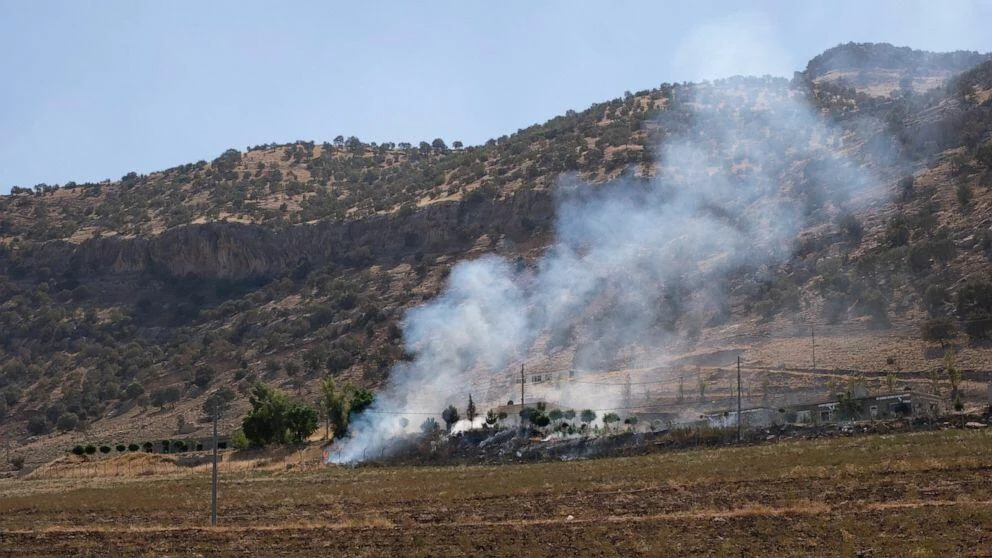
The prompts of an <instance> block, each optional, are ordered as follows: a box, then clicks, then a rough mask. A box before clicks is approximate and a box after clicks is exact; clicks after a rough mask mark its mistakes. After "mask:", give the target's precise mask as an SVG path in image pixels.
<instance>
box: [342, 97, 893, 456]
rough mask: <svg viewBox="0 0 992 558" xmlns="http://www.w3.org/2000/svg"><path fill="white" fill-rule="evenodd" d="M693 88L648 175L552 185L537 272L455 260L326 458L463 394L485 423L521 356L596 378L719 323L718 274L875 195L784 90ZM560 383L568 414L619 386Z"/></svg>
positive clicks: (664, 123)
mask: <svg viewBox="0 0 992 558" xmlns="http://www.w3.org/2000/svg"><path fill="white" fill-rule="evenodd" d="M691 92H692V93H691V97H690V96H689V94H690V89H689V88H684V87H683V88H676V90H675V93H674V96H675V100H674V101H673V107H672V108H671V109H670V110H665V111H661V113H660V116H659V120H658V124H659V125H660V126H661V127H662V129H663V131H664V135H665V139H664V141H663V142H662V145H661V146H659V161H660V165H659V170H658V172H657V174H656V175H655V176H653V177H651V178H643V177H641V178H634V177H627V178H623V179H619V180H615V181H613V182H611V183H609V184H605V185H598V186H594V185H589V184H583V183H582V182H581V181H580V180H578V179H576V178H575V177H565V178H563V179H562V180H561V183H560V184H559V188H558V195H559V203H558V212H557V219H556V229H555V233H556V235H555V241H554V243H553V244H552V245H551V246H550V247H549V248H548V249H547V251H546V253H545V255H544V256H543V257H542V258H540V259H539V261H537V262H536V263H535V264H534V265H532V266H530V267H524V268H522V269H521V268H518V267H517V266H515V265H513V264H511V262H509V261H507V260H506V259H504V258H502V257H498V256H495V255H487V256H484V257H482V258H479V259H476V260H472V261H463V262H461V263H459V264H457V265H456V266H454V268H453V269H452V272H451V275H450V278H449V280H448V285H447V288H446V289H445V291H444V292H443V293H442V294H441V295H440V296H439V297H438V298H437V299H435V300H433V301H431V302H429V303H427V304H425V305H424V306H421V307H419V308H415V309H413V310H411V311H410V312H409V313H408V314H407V316H406V319H405V321H404V323H403V334H404V340H405V342H406V345H407V347H408V349H409V351H410V352H411V353H412V354H413V355H414V358H413V360H412V362H404V363H401V364H399V365H397V366H396V367H395V368H394V369H393V370H392V373H391V375H390V378H389V381H388V384H387V385H386V386H385V388H384V389H383V390H381V391H380V393H379V394H378V395H377V399H376V402H375V404H374V405H373V406H372V407H371V408H370V409H369V410H368V411H367V412H366V413H365V414H363V415H361V416H360V417H357V418H356V420H355V422H354V423H353V426H352V437H351V438H348V439H344V440H341V441H339V442H338V443H336V444H335V447H334V448H333V451H332V457H331V461H334V462H338V463H348V462H355V461H360V460H362V459H364V458H367V457H373V456H379V455H382V454H384V453H386V452H388V451H389V447H390V443H391V440H392V439H393V438H394V437H395V436H396V435H398V434H400V433H402V432H404V431H406V432H414V431H416V430H417V429H418V428H419V425H420V422H421V421H422V420H423V419H424V418H425V417H424V416H423V413H436V414H435V415H434V416H436V417H439V416H440V413H441V410H442V409H443V408H444V407H445V406H447V405H448V404H451V403H454V404H456V405H462V404H464V403H465V402H466V401H467V399H468V395H469V393H473V395H474V396H475V397H476V402H477V403H478V404H480V411H481V412H482V413H484V412H485V410H486V407H483V406H482V405H483V404H485V403H488V404H493V403H494V402H495V403H502V402H503V400H504V399H505V398H506V397H507V396H509V397H512V396H513V393H512V391H507V390H506V389H505V388H499V389H498V390H497V391H498V392H497V393H481V392H480V389H482V390H483V391H484V388H480V387H479V386H480V385H482V386H485V385H486V381H485V380H486V378H487V377H497V376H498V377H499V378H501V379H506V378H508V377H513V375H514V374H515V372H516V369H517V367H518V363H519V362H520V361H521V360H522V359H524V358H527V357H531V358H534V357H535V356H540V355H541V354H544V352H547V351H549V350H550V345H556V346H562V345H567V346H574V347H575V355H574V360H573V367H574V368H578V369H604V368H605V367H608V366H610V365H612V364H615V363H616V362H618V361H619V360H620V355H623V354H633V353H634V352H636V351H637V350H638V348H644V347H649V348H658V347H662V348H663V347H664V346H665V345H666V344H667V343H669V342H671V341H672V340H673V339H678V338H682V337H684V336H685V331H686V329H691V328H697V329H698V328H702V327H705V326H706V325H707V324H708V323H711V322H713V321H714V320H721V319H726V318H727V317H728V314H729V310H728V308H727V305H728V300H727V296H728V295H727V293H726V289H725V284H726V279H727V275H728V274H729V273H731V272H733V271H734V270H736V269H740V268H741V267H742V266H744V267H747V268H751V269H754V268H758V267H760V266H762V265H767V264H775V263H779V262H782V261H784V260H785V259H787V258H788V257H790V255H791V247H792V245H793V240H794V239H795V236H796V234H797V232H798V231H799V230H800V229H801V228H802V227H803V226H804V225H805V224H807V223H808V222H809V220H810V219H811V218H820V220H823V215H824V212H835V211H839V210H852V209H856V207H858V206H861V205H862V204H864V203H867V201H870V200H872V199H874V198H876V197H878V195H879V194H880V190H879V188H878V185H877V181H875V180H873V179H872V178H871V177H870V176H869V175H868V174H867V173H866V172H864V171H863V170H862V169H861V168H860V166H859V165H858V164H857V162H856V161H853V160H851V159H849V158H847V157H846V156H844V155H842V154H841V153H840V152H839V151H838V148H839V147H840V146H842V145H849V144H850V143H851V142H852V141H854V140H852V136H851V135H850V133H847V134H848V135H847V137H845V138H843V139H844V141H842V136H844V134H845V133H846V132H845V131H844V130H839V129H834V128H832V127H831V126H829V125H828V124H827V123H826V122H825V120H824V119H822V118H821V117H820V116H818V115H817V114H816V113H815V112H814V111H812V110H811V109H810V108H809V107H808V106H807V104H806V103H805V100H804V97H803V95H802V94H801V93H800V92H797V91H794V90H791V89H790V88H789V87H788V84H787V82H785V80H771V79H766V80H764V81H761V82H758V81H756V80H744V79H735V80H729V81H725V82H717V83H716V84H713V85H706V86H698V87H693V88H691ZM804 161H815V164H812V163H811V164H810V165H808V166H807V168H806V171H805V176H806V178H805V179H803V180H787V179H786V178H785V177H787V176H796V175H799V176H802V175H803V172H797V168H798V167H801V166H802V165H804V164H806V163H804ZM642 352H643V351H642ZM565 383H566V385H565V386H562V387H561V388H560V400H561V401H563V402H565V401H568V402H570V403H571V404H572V406H574V407H577V408H583V407H586V406H589V407H593V408H600V409H603V408H618V406H619V405H620V401H619V393H620V391H621V390H620V389H613V390H612V391H606V390H604V389H603V388H602V387H598V386H596V385H585V386H583V385H580V384H578V383H575V384H569V383H568V382H565ZM482 397H485V398H486V399H482ZM402 417H406V418H407V419H409V422H408V424H407V426H406V427H405V428H403V427H401V426H400V424H401V418H402Z"/></svg>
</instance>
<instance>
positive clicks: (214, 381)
mask: <svg viewBox="0 0 992 558" xmlns="http://www.w3.org/2000/svg"><path fill="white" fill-rule="evenodd" d="M987 59H988V56H987V55H979V54H977V53H960V52H959V53H947V54H935V53H925V52H921V51H914V50H910V49H902V48H895V47H892V46H891V45H871V44H853V43H852V44H848V45H842V46H839V47H836V48H834V49H830V50H828V51H826V52H824V53H823V54H821V55H820V56H817V57H816V58H814V59H813V60H811V61H810V63H809V65H808V66H807V69H806V71H805V72H803V73H800V74H797V76H796V77H795V78H794V79H793V80H792V81H787V80H782V79H771V78H762V79H758V78H734V79H730V80H721V81H719V82H714V83H704V84H684V85H680V84H667V83H665V84H661V85H660V86H659V87H658V88H655V89H651V90H645V91H638V92H636V93H626V94H624V95H623V96H622V97H620V98H617V99H613V100H611V101H607V102H603V103H597V104H594V105H593V106H591V107H590V108H588V109H586V110H583V111H569V112H568V113H566V114H565V115H562V116H558V117H556V118H553V119H551V120H549V121H548V122H545V123H544V124H539V125H534V126H531V127H528V128H526V129H522V130H519V131H518V132H517V133H515V134H512V135H509V136H503V137H500V138H496V139H493V140H490V141H488V142H486V143H485V144H484V145H479V146H467V147H466V146H462V145H461V144H460V143H458V142H452V144H451V145H450V146H449V145H446V142H444V141H442V140H441V139H435V140H434V141H433V142H430V143H428V142H420V143H419V144H417V145H413V144H403V143H400V144H392V143H388V144H381V145H377V144H374V143H373V144H367V143H364V142H362V141H360V140H359V139H357V138H354V137H350V138H344V137H340V136H339V137H338V138H336V139H335V140H334V141H332V142H330V143H323V144H315V143H312V142H297V143H293V144H287V145H263V146H255V147H249V148H248V149H247V150H246V151H244V152H242V151H238V150H233V149H232V150H228V151H226V152H224V153H223V154H221V155H220V156H218V157H217V158H215V159H214V160H212V161H210V162H207V161H199V162H196V163H191V164H187V165H182V166H179V167H175V168H171V169H167V170H164V171H161V172H155V173H152V174H149V175H137V174H135V173H130V174H128V175H126V176H124V177H122V178H121V179H120V180H118V181H106V182H102V183H86V184H75V183H69V184H65V185H62V186H49V185H38V186H36V187H34V188H33V189H26V188H15V189H13V190H12V194H11V195H9V196H5V197H3V198H2V199H0V262H2V265H0V292H2V293H3V298H2V300H3V303H2V305H0V354H2V355H3V366H2V368H0V393H2V394H3V397H2V398H0V420H2V423H0V432H3V434H4V437H5V438H7V439H12V440H16V441H17V443H26V444H28V446H27V447H28V448H29V449H30V448H33V449H35V450H37V452H39V453H38V455H43V454H44V452H43V451H42V450H41V449H39V448H49V449H50V450H51V451H55V450H54V449H52V448H62V449H64V447H65V446H68V445H71V444H72V443H75V442H74V440H80V439H106V440H124V439H126V440H127V441H131V440H133V439H142V440H144V439H158V438H164V437H169V436H173V435H175V433H176V431H177V428H178V426H177V422H178V421H179V420H180V419H179V417H183V418H182V420H183V421H184V422H185V423H186V424H185V428H186V429H187V430H189V429H190V427H191V426H192V429H193V431H194V432H196V431H197V430H196V429H199V431H203V432H205V427H206V424H203V423H202V419H203V415H204V413H203V411H202V405H203V404H204V401H205V400H206V397H207V396H208V394H209V393H211V392H212V391H213V390H215V389H217V388H219V387H227V388H230V389H231V390H232V392H233V393H234V395H235V399H236V401H235V404H234V410H235V412H232V413H230V414H229V415H228V418H227V419H226V423H225V425H224V427H225V428H232V427H233V426H234V425H235V424H236V423H237V419H238V416H239V414H238V413H239V412H240V411H243V410H244V409H245V406H246V398H247V393H248V389H249V387H250V386H251V385H252V384H253V383H254V382H256V381H264V382H267V383H270V384H275V385H283V386H285V387H286V388H287V389H289V390H292V391H295V392H297V393H299V394H300V396H301V397H303V398H313V397H315V393H316V392H315V389H316V384H317V382H318V381H319V378H320V377H322V376H323V375H325V374H332V375H334V376H336V377H340V378H345V379H348V380H351V381H354V382H356V383H360V384H362V385H366V386H369V387H380V386H382V385H383V383H384V382H385V381H386V379H387V378H388V377H389V374H390V369H391V367H392V366H393V365H394V364H395V363H397V362H400V361H403V360H406V359H409V358H410V355H409V354H408V353H407V352H406V350H405V349H404V346H403V344H402V341H401V325H402V322H403V319H404V316H405V312H406V311H407V310H408V309H410V308H412V307H415V306H418V305H420V304H422V303H424V302H426V301H431V300H434V299H435V298H436V297H437V295H438V294H439V293H440V292H442V289H443V288H444V285H445V281H446V280H447V278H448V274H449V273H450V272H451V270H452V268H453V266H454V265H455V264H456V263H457V262H460V261H464V260H468V259H473V258H478V257H479V256H481V255H483V254H487V253H495V254H498V255H500V256H503V257H504V258H506V260H507V261H510V262H515V265H516V266H518V267H519V268H520V269H524V270H526V269H528V268H537V267H539V266H540V265H542V263H541V262H542V261H544V260H542V258H543V257H544V256H545V255H546V253H547V250H548V247H549V246H551V245H552V243H553V242H554V241H555V238H556V233H555V230H556V226H559V225H556V223H558V222H559V221H557V220H556V219H558V218H557V217H556V213H557V212H558V210H559V208H561V207H562V206H563V205H562V204H563V203H564V204H566V207H567V203H568V200H569V199H583V197H595V196H597V195H600V194H601V193H603V192H614V191H620V192H623V195H624V196H627V199H630V200H639V199H641V198H640V197H638V196H643V195H644V194H643V191H644V189H645V186H644V185H645V184H648V183H650V182H651V181H652V180H655V179H656V178H657V177H658V176H660V175H662V174H664V175H665V176H666V177H668V178H665V180H666V182H665V184H666V186H665V187H666V188H670V189H672V190H671V191H672V192H678V191H679V189H682V188H687V189H691V188H694V187H697V185H698V184H700V182H699V181H700V180H710V179H711V177H712V176H713V175H720V176H723V174H725V175H726V185H728V187H732V186H733V185H734V184H744V183H746V182H747V181H748V180H749V177H750V176H753V175H754V174H755V173H757V174H760V175H762V176H766V177H768V179H769V185H770V186H773V187H772V188H770V189H769V190H768V191H767V192H765V193H762V194H761V195H757V194H755V193H754V192H751V191H745V190H744V189H741V190H740V192H736V191H735V190H733V189H732V188H730V189H728V190H723V191H722V192H723V193H724V194H725V195H726V199H722V200H721V199H714V200H712V203H708V204H703V205H702V206H700V207H699V208H697V210H698V211H702V212H706V213H708V214H710V215H713V216H715V217H714V218H715V219H717V220H718V221H719V222H724V223H727V224H728V226H730V227H738V228H741V227H746V226H749V224H751V223H754V222H758V221H760V216H761V214H762V212H763V211H766V210H767V208H768V207H771V206H770V205H769V204H770V203H772V202H774V204H785V203H787V204H791V206H795V207H798V208H801V209H802V211H801V212H800V213H801V219H802V223H801V226H800V227H799V228H798V229H797V232H796V234H795V238H794V239H792V240H791V242H787V243H785V244H786V245H783V246H779V247H778V248H781V249H782V250H785V251H786V252H787V253H786V254H785V255H784V256H782V257H779V258H775V259H769V260H767V261H765V262H754V263H751V264H749V263H746V262H743V263H735V264H734V265H733V266H731V267H730V268H729V269H727V271H726V273H725V274H722V275H721V276H720V278H719V280H715V281H713V282H710V283H708V284H707V285H705V288H703V286H702V285H698V284H694V283H692V282H691V281H689V282H686V283H678V282H677V281H672V282H668V283H666V284H665V285H659V286H658V289H657V291H658V292H657V293H656V295H657V297H656V299H654V298H653V299H652V300H653V301H654V302H652V304H659V305H663V306H664V312H662V314H663V315H664V316H665V319H663V320H661V321H659V322H658V323H652V324H648V325H646V326H645V327H646V328H649V329H657V330H658V331H659V332H664V333H665V335H664V339H665V347H664V350H663V353H664V355H665V357H664V358H666V359H667V360H666V362H667V363H668V364H669V365H672V366H679V365H685V366H694V365H696V364H699V363H703V364H705V363H706V362H707V360H706V359H707V355H722V354H723V353H724V352H726V351H728V350H735V351H738V352H740V351H744V353H745V355H746V357H747V360H748V362H749V363H750V364H751V365H755V366H759V365H762V366H768V367H784V368H789V367H806V366H808V360H807V358H808V356H807V354H806V353H807V343H808V338H809V324H816V327H817V328H819V330H818V331H817V332H816V335H817V340H816V341H817V343H818V345H817V364H818V366H819V367H820V368H823V367H824V366H826V367H829V368H838V369H845V370H852V371H854V372H851V373H852V374H857V373H858V372H857V371H862V372H865V373H876V374H877V373H879V372H880V371H891V372H894V373H896V374H905V375H906V377H907V378H917V377H919V375H920V374H922V373H924V371H925V370H927V369H930V368H934V367H937V366H940V365H942V363H943V360H941V357H942V352H941V353H937V352H935V351H934V350H933V349H934V344H933V342H929V343H928V342H927V341H925V340H923V339H921V325H923V324H928V325H930V326H933V327H936V326H938V325H941V324H943V325H944V326H945V327H946V326H947V323H950V324H951V326H953V327H955V328H956V330H959V331H960V332H961V333H959V334H956V335H948V336H944V337H947V339H944V338H941V339H939V340H940V341H941V342H942V343H943V342H949V343H952V344H955V345H956V346H958V348H959V351H958V362H959V365H960V366H961V367H963V368H965V369H969V370H979V369H984V370H988V369H990V367H992V351H989V348H988V346H987V345H985V344H983V343H984V341H982V339H983V338H984V336H985V335H986V334H987V332H988V331H989V330H990V329H992V320H990V318H989V317H990V316H992V286H990V284H989V282H988V277H992V266H990V261H989V258H990V254H992V233H990V227H992V191H990V186H992V143H990V130H992V100H990V99H992V62H988V61H987ZM893 80H894V81H893ZM893 83H895V84H896V86H895V87H890V85H892V84H893ZM907 83H908V84H909V85H908V86H906V87H902V86H901V85H900V84H902V85H905V84H907ZM893 89H897V90H898V91H897V93H896V94H893V93H892V90H893ZM797 100H799V101H802V102H803V103H809V105H810V106H811V107H813V109H814V112H813V113H814V114H815V115H816V118H818V119H819V120H820V121H821V122H822V124H823V125H824V126H828V127H829V129H831V130H836V135H835V136H832V137H821V135H819V134H818V133H817V132H816V130H811V131H810V132H808V133H806V132H799V131H796V130H800V129H802V127H798V128H796V129H795V130H793V131H791V132H789V134H791V135H786V134H785V132H783V129H782V128H781V127H780V126H779V125H778V124H779V122H781V121H779V120H769V119H767V118H766V115H767V113H768V106H770V105H774V104H775V103H793V102H796V101H797ZM787 106H791V105H787ZM707 118H714V119H716V121H715V123H716V124H719V125H720V127H727V126H726V124H728V123H729V124H730V127H732V128H738V127H739V128H740V129H741V130H744V132H742V134H743V135H742V136H741V138H738V139H731V140H728V139H727V137H724V136H719V135H716V134H714V133H713V130H714V129H715V128H714V126H712V124H714V123H707V121H706V120H707ZM685 138H690V139H692V141H693V144H692V145H694V146H695V148H696V149H701V150H703V151H708V153H704V154H703V155H701V156H704V157H705V156H712V155H719V156H721V157H722V156H723V155H724V154H726V156H727V158H726V160H723V162H722V163H721V164H720V165H718V166H714V167H713V168H711V169H708V170H707V171H706V174H707V176H706V177H702V176H692V175H690V174H688V173H686V174H684V175H682V176H676V174H677V173H675V172H672V171H671V169H670V168H665V165H666V163H665V161H663V160H660V157H659V153H663V152H665V149H667V148H666V146H671V145H677V144H678V143H679V142H680V141H682V140H683V139H685ZM753 138H763V139H762V140H761V146H762V148H761V151H762V153H759V152H758V148H757V147H755V144H754V140H753ZM728 142H729V143H728ZM799 145H803V146H805V147H803V148H802V149H797V147H798V146H799ZM659 146H661V147H659ZM701 146H702V147H701ZM764 151H768V152H771V153H773V154H774V156H767V155H765V154H764ZM839 157H842V158H844V160H845V161H846V163H844V165H842V166H840V167H838V166H836V160H837V159H838V158H839ZM838 168H840V169H841V170H842V171H843V172H842V174H843V176H837V171H836V169H838ZM663 169H664V170H665V171H666V172H665V173H662V170H663ZM844 173H850V174H844ZM869 174H870V175H871V176H872V177H873V182H874V183H877V185H878V187H879V188H880V189H881V190H880V192H877V193H878V194H879V195H878V196H877V197H875V198H873V199H871V200H867V201H865V200H861V199H859V196H860V195H861V194H860V193H859V192H860V190H858V189H856V188H851V189H850V190H845V191H844V195H843V196H838V195H837V191H836V190H834V189H831V188H828V187H827V186H826V185H828V184H833V183H836V182H837V181H838V180H841V179H842V180H847V179H848V178H850V179H851V181H852V182H851V184H852V185H853V184H854V181H855V178H854V177H855V176H861V175H869ZM636 203H639V202H636ZM774 204H773V205H774ZM780 244H781V243H780ZM724 252H726V251H724ZM726 257H727V256H726V254H725V253H721V252H719V251H717V252H714V253H713V254H712V257H710V258H708V259H707V260H706V261H701V262H693V263H691V264H690V266H697V265H698V266H699V267H700V268H703V267H708V266H709V267H711V266H713V265H718V263H717V264H714V262H719V261H721V259H724V258H726ZM717 292H718V293H719V296H712V295H713V293H717ZM699 293H706V295H707V297H706V298H707V301H706V303H705V304H701V305H700V306H699V307H698V308H695V309H689V310H687V309H686V308H685V305H684V304H682V301H690V300H694V297H695V298H697V299H698V298H699V297H700V296H702V295H701V294H699ZM697 295H698V296H697ZM610 296H614V295H603V296H601V297H599V298H598V299H597V300H595V301H593V302H592V303H590V305H589V307H588V308H587V309H586V310H585V312H584V313H583V316H584V317H583V320H585V321H584V322H583V323H582V324H576V327H575V328H574V330H572V331H571V333H570V335H569V336H567V338H564V339H557V340H547V339H544V340H542V341H541V344H542V345H541V346H542V347H544V348H543V349H541V350H536V349H535V351H534V352H533V353H532V354H529V355H527V357H526V361H527V365H528V368H529V369H531V370H534V371H537V372H540V371H560V370H566V369H568V368H569V367H572V366H575V365H576V364H575V363H576V362H577V361H578V360H582V362H583V363H587V362H592V361H594V362H596V363H598V366H599V367H600V368H601V369H602V370H604V371H606V370H621V371H622V370H623V369H624V368H625V367H628V368H630V367H631V365H630V362H629V359H630V358H632V357H631V356H630V353H629V350H628V353H627V354H626V356H624V355H623V354H620V353H621V352H622V351H620V349H618V347H617V346H612V345H610V346H607V345H606V344H603V343H600V342H599V341H600V340H602V339H603V338H604V335H606V334H604V333H603V332H596V331H594V330H595V328H592V327H589V326H588V322H589V316H594V315H595V314H596V313H597V312H602V311H604V309H607V308H609V307H610V306H611V304H613V299H611V298H609V297H610ZM690 310H691V311H690ZM929 337H930V338H932V339H937V338H938V337H940V336H936V337H935V336H933V335H930V336H929ZM551 347H553V348H551ZM590 347H594V348H595V351H596V355H595V358H594V359H592V357H589V353H590V351H592V349H590ZM655 349H657V347H641V348H639V349H636V350H635V351H634V352H635V353H637V354H638V355H640V357H639V358H641V360H644V359H646V358H648V356H650V355H652V354H655V353H651V351H652V350H655ZM624 350H627V349H624ZM587 357H589V359H592V360H587ZM659 358H660V357H659ZM714 358H715V357H714ZM824 378H828V379H829V378H834V376H824ZM796 381H797V382H804V381H806V379H805V377H802V378H798V379H797V380H796ZM817 381H819V380H817ZM824 381H828V380H824ZM829 381H831V382H832V381H835V380H834V379H829ZM483 383H484V382H483ZM501 390H502V387H499V388H498V389H495V388H494V389H493V392H492V394H491V395H490V397H489V400H487V401H485V403H487V404H492V403H494V402H495V403H499V402H502V401H499V400H498V398H502V397H504V394H503V391H501ZM504 391H505V390H504ZM63 431H65V432H64V433H62V432H63Z"/></svg>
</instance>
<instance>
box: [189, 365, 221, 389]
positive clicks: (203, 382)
mask: <svg viewBox="0 0 992 558" xmlns="http://www.w3.org/2000/svg"><path fill="white" fill-rule="evenodd" d="M216 374H217V373H216V372H215V371H214V369H213V368H212V367H210V366H201V367H199V368H197V369H196V374H195V375H194V376H193V385H195V386H196V387H200V388H204V387H207V386H208V385H210V382H212V381H213V380H214V376H216Z"/></svg>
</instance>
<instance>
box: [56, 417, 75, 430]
mask: <svg viewBox="0 0 992 558" xmlns="http://www.w3.org/2000/svg"><path fill="white" fill-rule="evenodd" d="M55 425H56V426H57V427H58V429H59V430H62V431H63V432H68V431H69V430H75V429H76V427H77V426H79V415H77V414H76V413H62V414H61V415H60V416H59V420H58V422H57V423H56V424H55Z"/></svg>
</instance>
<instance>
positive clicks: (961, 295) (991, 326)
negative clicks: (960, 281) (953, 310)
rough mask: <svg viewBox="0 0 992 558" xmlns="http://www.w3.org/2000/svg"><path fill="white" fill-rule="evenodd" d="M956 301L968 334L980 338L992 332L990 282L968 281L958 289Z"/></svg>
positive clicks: (991, 289)
mask: <svg viewBox="0 0 992 558" xmlns="http://www.w3.org/2000/svg"><path fill="white" fill-rule="evenodd" d="M956 302H957V304H956V306H957V313H958V317H960V318H961V319H962V320H964V323H965V332H967V333H968V336H970V337H972V338H973V339H981V338H985V337H988V336H989V334H990V333H992V283H990V282H988V281H971V282H969V283H968V284H966V285H965V286H964V287H961V288H960V289H959V290H958V293H957V301H956Z"/></svg>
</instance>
